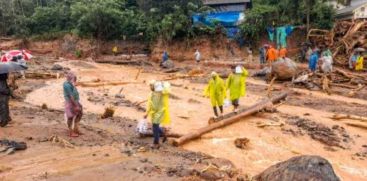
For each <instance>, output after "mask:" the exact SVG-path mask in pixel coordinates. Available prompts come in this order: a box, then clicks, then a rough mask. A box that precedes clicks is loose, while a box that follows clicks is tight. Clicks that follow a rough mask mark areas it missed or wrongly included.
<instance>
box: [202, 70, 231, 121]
mask: <svg viewBox="0 0 367 181" xmlns="http://www.w3.org/2000/svg"><path fill="white" fill-rule="evenodd" d="M204 95H205V96H206V97H209V98H210V102H211V104H212V107H213V111H214V115H215V118H217V117H218V110H217V107H219V110H220V115H221V116H222V115H223V104H224V99H225V97H226V87H225V83H224V81H223V79H221V78H220V77H219V75H218V74H217V73H216V72H212V73H211V79H210V81H209V83H208V85H207V87H206V88H205V90H204Z"/></svg>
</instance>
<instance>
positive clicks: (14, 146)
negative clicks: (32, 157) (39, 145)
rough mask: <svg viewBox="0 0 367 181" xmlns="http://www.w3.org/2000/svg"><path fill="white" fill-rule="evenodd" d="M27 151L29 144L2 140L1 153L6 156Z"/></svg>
mask: <svg viewBox="0 0 367 181" xmlns="http://www.w3.org/2000/svg"><path fill="white" fill-rule="evenodd" d="M25 149H27V143H25V142H16V141H10V140H7V139H3V140H0V153H4V154H5V155H10V154H13V153H14V152H15V151H20V150H25Z"/></svg>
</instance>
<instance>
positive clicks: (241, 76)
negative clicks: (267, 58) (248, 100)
mask: <svg viewBox="0 0 367 181" xmlns="http://www.w3.org/2000/svg"><path fill="white" fill-rule="evenodd" d="M247 76H248V72H247V70H246V69H244V68H243V67H241V66H237V67H235V68H234V73H231V74H230V75H229V77H228V79H227V82H226V83H227V86H226V87H227V90H229V95H230V100H231V102H232V105H233V107H234V112H237V111H238V107H239V105H240V104H239V100H240V98H241V97H243V96H245V95H246V77H247Z"/></svg>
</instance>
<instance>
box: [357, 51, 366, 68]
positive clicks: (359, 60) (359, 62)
mask: <svg viewBox="0 0 367 181" xmlns="http://www.w3.org/2000/svg"><path fill="white" fill-rule="evenodd" d="M363 63H364V57H363V56H362V55H361V54H359V55H358V58H357V61H356V71H360V70H363Z"/></svg>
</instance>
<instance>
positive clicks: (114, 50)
mask: <svg viewBox="0 0 367 181" xmlns="http://www.w3.org/2000/svg"><path fill="white" fill-rule="evenodd" d="M112 53H114V54H116V53H117V46H114V47H113V48H112Z"/></svg>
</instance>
